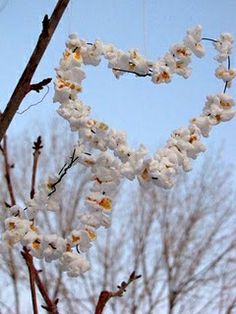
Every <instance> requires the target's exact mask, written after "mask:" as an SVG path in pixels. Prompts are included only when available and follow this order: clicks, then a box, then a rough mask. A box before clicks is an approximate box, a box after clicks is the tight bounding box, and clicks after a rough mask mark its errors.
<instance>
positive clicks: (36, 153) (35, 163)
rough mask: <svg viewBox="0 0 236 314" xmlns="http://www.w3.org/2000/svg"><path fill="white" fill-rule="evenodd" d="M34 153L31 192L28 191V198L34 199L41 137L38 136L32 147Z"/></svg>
mask: <svg viewBox="0 0 236 314" xmlns="http://www.w3.org/2000/svg"><path fill="white" fill-rule="evenodd" d="M32 148H33V150H34V152H33V156H34V161H33V170H32V179H31V191H30V198H31V199H33V198H34V194H35V181H36V173H37V167H38V161H39V155H40V153H41V149H42V148H43V145H42V140H41V136H38V138H37V140H36V141H35V142H34V146H33V147H32Z"/></svg>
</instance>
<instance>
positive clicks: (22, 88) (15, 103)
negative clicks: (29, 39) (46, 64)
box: [0, 0, 70, 142]
mask: <svg viewBox="0 0 236 314" xmlns="http://www.w3.org/2000/svg"><path fill="white" fill-rule="evenodd" d="M69 1H70V0H58V2H57V5H56V7H55V9H54V11H53V13H52V16H51V17H50V19H49V18H48V16H47V15H45V17H44V20H43V29H42V32H41V34H40V36H39V38H38V42H37V44H36V46H35V49H34V51H33V53H32V55H31V57H30V59H29V61H28V64H27V65H26V68H25V70H24V72H23V73H22V75H21V78H20V79H19V81H18V83H17V85H16V87H15V90H14V92H13V94H12V96H11V98H10V100H9V102H8V104H7V106H6V108H5V110H4V112H3V113H2V115H1V116H0V142H1V140H2V138H3V136H4V134H5V133H6V131H7V129H8V127H9V125H10V123H11V121H12V119H13V117H14V115H15V114H16V112H17V110H18V108H19V106H20V104H21V102H22V100H23V99H24V97H25V96H26V94H27V93H28V92H30V91H31V90H32V89H33V90H36V91H37V89H38V90H40V89H41V88H42V87H43V86H45V84H46V83H47V84H48V83H49V81H48V79H46V80H43V81H42V82H40V83H38V84H33V85H30V82H31V80H32V77H33V75H34V73H35V71H36V69H37V67H38V64H39V62H40V60H41V58H42V56H43V54H44V52H45V50H46V48H47V46H48V44H49V42H50V40H51V38H52V36H53V33H54V31H55V29H56V27H57V25H58V23H59V21H60V19H61V17H62V15H63V13H64V11H65V9H66V7H67V5H68V3H69ZM45 81H46V82H45ZM32 86H33V88H32Z"/></svg>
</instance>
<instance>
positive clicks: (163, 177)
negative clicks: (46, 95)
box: [3, 26, 236, 276]
mask: <svg viewBox="0 0 236 314" xmlns="http://www.w3.org/2000/svg"><path fill="white" fill-rule="evenodd" d="M201 33H202V28H201V26H196V27H195V28H192V29H190V30H188V31H187V35H186V37H185V38H184V40H183V42H181V43H179V44H176V45H174V46H172V47H171V48H170V50H169V52H168V53H166V54H165V56H164V57H163V58H160V59H159V60H157V61H155V62H153V61H150V60H146V59H145V58H144V57H143V56H142V55H141V54H140V53H139V52H138V50H130V51H129V52H123V51H121V50H119V49H117V48H116V47H115V46H113V45H111V44H104V43H102V42H101V41H99V40H96V41H95V43H94V44H91V43H87V42H86V41H84V40H81V39H79V38H78V37H77V36H76V35H75V34H72V35H70V36H69V40H68V41H67V43H66V47H67V48H66V50H65V52H64V55H63V57H62V59H61V60H60V65H59V67H58V68H57V69H56V72H57V78H56V81H55V96H54V102H59V103H60V107H59V109H58V113H59V114H60V115H61V116H62V117H63V118H64V119H66V120H68V122H69V123H70V126H71V130H72V131H77V132H78V133H79V137H80V141H79V143H78V144H77V145H76V147H75V148H74V151H73V154H72V156H71V157H70V158H69V159H68V160H67V162H66V164H65V165H64V167H63V168H62V169H61V170H60V172H59V173H58V175H57V176H55V177H50V178H49V179H48V181H47V182H46V183H45V184H43V185H41V186H40V188H39V191H38V193H36V195H35V197H34V199H33V200H30V201H28V204H27V210H26V211H24V210H22V209H21V208H20V207H18V206H13V207H12V208H11V209H10V216H9V217H8V218H7V219H6V220H5V228H6V231H5V233H4V236H3V238H4V239H5V240H6V241H7V242H8V244H9V245H14V244H15V243H18V242H21V243H22V244H23V245H25V246H26V247H27V248H28V249H29V250H30V252H31V254H32V255H33V256H35V257H37V258H45V260H46V261H48V262H51V261H52V260H57V259H59V262H60V264H61V267H62V269H63V270H64V271H66V272H67V274H68V275H69V276H78V275H80V274H82V273H84V272H86V271H87V270H88V269H89V268H90V264H89V262H88V261H87V260H86V258H85V257H84V256H83V255H82V254H77V252H75V249H77V251H78V252H79V253H81V252H82V253H84V252H86V251H87V250H88V249H89V248H90V247H91V243H92V241H94V240H95V239H96V230H97V229H98V228H99V227H101V226H103V227H105V228H108V227H109V226H110V224H111V218H110V213H111V211H112V199H113V197H114V195H115V191H116V189H117V187H118V186H119V185H120V183H121V180H122V179H123V178H128V179H129V180H134V179H135V178H136V177H137V178H138V180H139V182H140V184H141V185H142V186H143V187H146V188H148V187H149V186H151V185H152V184H154V185H157V186H160V187H162V188H165V189H169V188H171V187H172V186H173V185H174V184H175V180H176V176H177V175H178V173H179V172H180V170H181V169H183V170H184V171H190V170H191V169H192V166H191V159H196V158H197V156H198V154H199V153H201V152H203V151H205V146H204V145H203V144H202V143H201V141H200V140H201V136H204V137H208V135H209V132H210V130H211V127H212V126H214V125H216V124H219V123H220V122H224V121H228V120H230V119H232V118H233V117H234V115H235V112H234V111H233V106H234V104H235V103H234V100H233V98H232V97H231V96H229V95H226V94H225V91H226V89H227V88H228V87H229V86H230V84H231V82H232V80H233V79H234V78H235V76H236V70H235V69H231V68H230V54H231V52H232V47H233V39H232V35H231V34H229V33H224V34H221V35H220V37H219V38H218V39H217V40H213V39H209V38H202V34H201ZM202 40H209V41H212V42H213V45H214V47H215V49H216V50H217V52H218V55H217V56H216V58H215V59H216V60H217V61H218V62H219V66H218V68H217V69H216V72H215V75H216V77H217V78H219V79H222V80H223V81H224V82H225V89H224V92H223V93H219V94H216V95H211V96H207V99H206V102H205V106H204V108H203V111H202V113H201V115H200V116H198V117H196V118H193V119H192V120H191V121H190V124H189V126H188V127H185V128H179V129H177V130H175V131H173V132H172V134H171V137H170V138H169V140H168V141H167V143H166V145H165V147H164V148H161V149H159V150H158V151H157V152H156V153H155V154H154V156H153V157H150V156H148V151H147V149H146V148H145V146H144V145H140V147H139V148H138V149H137V150H133V149H131V148H130V147H129V146H128V144H127V138H126V134H125V132H122V131H117V130H114V129H112V128H109V126H108V125H107V124H106V123H104V122H101V121H97V120H95V119H92V118H90V113H91V108H90V107H89V106H86V105H84V104H83V102H82V101H81V100H80V99H78V96H77V95H78V93H79V92H81V91H82V86H81V85H82V80H83V79H85V76H86V75H85V72H84V70H83V69H82V66H83V65H88V64H89V65H94V66H97V65H98V64H99V63H100V61H101V57H104V58H105V59H107V60H108V67H109V68H111V69H112V71H113V73H114V75H115V77H116V78H119V77H120V76H121V75H123V74H124V73H126V72H127V73H134V74H135V75H136V76H141V77H144V76H149V77H151V81H152V82H153V83H154V84H161V83H168V82H170V81H171V80H172V78H173V76H174V75H175V74H177V75H180V76H182V77H184V78H188V77H189V76H190V75H191V72H192V69H191V68H190V67H189V64H190V63H191V56H192V54H194V55H196V56H197V57H199V58H201V57H203V56H204V53H205V51H204V47H203V45H202ZM225 61H228V65H227V67H226V66H225V65H224V64H223V62H225ZM91 148H92V149H93V153H91V152H90V151H91ZM94 149H95V150H96V151H97V153H96V154H95V153H94ZM108 150H110V152H109V151H108ZM77 163H80V164H82V165H84V166H87V167H90V168H91V182H92V186H91V188H90V192H89V194H88V195H87V196H86V198H85V209H84V211H83V213H81V214H80V216H79V219H80V225H79V226H78V228H77V229H76V230H72V231H71V232H70V234H68V235H67V237H66V239H63V238H62V237H60V236H58V235H56V234H51V235H42V234H41V233H40V231H39V229H38V228H37V227H36V226H35V218H36V214H37V212H38V211H39V210H52V211H57V210H58V209H59V208H58V206H59V205H58V201H57V197H58V194H59V193H60V184H59V183H60V181H61V179H62V177H63V176H64V175H65V174H66V172H67V170H68V169H69V168H70V167H72V166H74V165H75V164H77Z"/></svg>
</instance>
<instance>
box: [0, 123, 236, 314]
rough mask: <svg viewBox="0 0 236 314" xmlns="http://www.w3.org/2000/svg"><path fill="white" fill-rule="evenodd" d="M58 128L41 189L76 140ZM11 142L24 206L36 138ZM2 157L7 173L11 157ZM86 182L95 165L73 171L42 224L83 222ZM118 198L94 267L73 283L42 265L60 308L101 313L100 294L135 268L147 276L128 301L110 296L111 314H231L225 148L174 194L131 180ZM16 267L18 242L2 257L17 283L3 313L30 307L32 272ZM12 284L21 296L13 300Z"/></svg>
mask: <svg viewBox="0 0 236 314" xmlns="http://www.w3.org/2000/svg"><path fill="white" fill-rule="evenodd" d="M52 129H53V130H54V131H53V132H52V134H51V136H50V138H47V139H46V141H45V142H44V140H43V146H44V147H43V148H42V150H41V154H40V159H39V164H38V172H37V181H36V187H37V185H38V183H39V182H40V180H42V179H43V178H44V177H45V175H50V174H51V173H54V172H56V171H57V170H58V169H59V168H60V167H61V165H62V164H61V163H62V161H63V160H64V157H65V156H66V155H68V152H71V150H72V149H73V144H74V143H75V141H76V139H75V138H73V137H71V133H70V132H69V131H67V129H64V130H61V129H60V128H58V127H57V124H55V125H54V127H53V128H52ZM55 130H56V131H55ZM60 130H61V131H60ZM60 132H62V133H61V134H60ZM62 134H63V142H62V141H61V140H60V138H61V135H62ZM8 142H9V143H8V146H9V147H8V162H9V164H10V165H13V164H14V168H11V172H10V173H11V180H12V186H13V194H14V197H15V199H16V200H17V203H23V202H24V201H25V198H26V196H28V195H29V194H30V190H31V183H32V182H31V177H32V165H33V156H32V150H31V146H32V144H31V143H32V139H30V140H29V139H28V140H26V141H25V142H24V145H23V144H22V143H21V144H20V145H19V146H15V145H11V143H15V141H14V140H13V139H8ZM63 155H64V156H63ZM1 162H2V165H1V167H2V169H3V171H2V175H4V172H5V171H4V169H5V168H6V164H5V162H6V160H5V159H4V158H2V159H1ZM219 169H220V171H219ZM78 178H79V180H78ZM1 180H2V182H5V184H2V185H1V187H0V193H1V194H0V195H1V200H2V206H3V207H5V208H6V206H5V205H6V203H7V204H8V203H10V195H9V189H8V188H7V180H6V178H4V177H2V179H1ZM88 180H89V174H88V172H84V170H82V169H81V170H80V172H79V173H78V172H77V170H76V168H71V169H70V172H69V173H68V174H67V176H65V181H64V182H63V186H62V189H63V193H62V194H61V199H60V211H59V212H58V213H57V215H56V216H55V217H56V219H55V217H54V216H52V215H51V214H50V213H49V212H42V213H41V214H40V215H41V216H40V218H39V223H40V225H41V227H42V228H43V229H44V230H45V231H47V232H48V231H50V233H54V232H55V231H57V232H60V234H61V235H63V234H64V233H65V232H66V230H67V229H71V228H72V227H75V226H76V224H77V223H78V215H79V211H80V208H81V204H80V200H81V198H82V196H83V194H84V193H85V192H86V183H87V182H88ZM22 182H24V184H22ZM75 182H76V184H75ZM127 191H129V192H128V193H127ZM117 199H118V200H119V202H117V203H118V204H119V205H117V206H116V208H115V209H114V212H113V224H112V227H111V228H110V229H108V230H100V231H99V233H100V236H99V239H98V242H97V243H96V245H95V246H94V248H92V249H91V252H90V259H91V262H92V266H93V269H92V270H91V271H90V272H88V273H86V274H85V275H84V276H83V277H82V278H79V279H78V278H77V279H70V280H68V278H67V277H66V276H65V275H63V273H62V271H61V269H60V267H58V265H56V264H54V263H52V264H48V263H46V264H44V263H43V262H40V263H37V267H38V268H39V269H41V270H42V272H41V275H42V278H43V282H44V284H45V286H46V287H47V289H48V292H49V295H50V296H53V299H56V298H57V297H59V299H60V302H59V310H60V309H61V310H62V312H65V313H79V312H82V313H94V309H95V307H96V304H97V301H98V296H99V294H100V292H101V291H104V290H105V291H115V290H116V286H117V285H118V284H119V283H120V282H121V281H122V280H123V279H125V278H126V277H128V275H129V274H130V273H131V272H132V271H133V270H136V273H138V274H142V279H140V280H139V281H135V282H134V283H133V284H132V285H131V286H130V287H129V288H128V289H127V292H126V295H125V296H124V297H123V298H118V299H116V298H114V299H112V300H110V301H109V302H108V305H107V306H106V308H105V311H104V312H105V313H132V314H134V313H137V314H138V313H147V314H148V313H150V314H151V313H158V312H161V313H168V314H170V313H202V312H204V313H213V312H216V313H217V312H218V313H220V314H221V313H222V314H223V313H233V311H234V310H233V309H234V305H235V295H236V294H235V293H236V291H235V289H234V281H235V276H236V269H235V253H234V252H235V220H236V213H235V210H234V204H235V193H234V190H233V184H232V172H231V169H230V168H227V167H226V166H225V165H223V163H222V161H221V159H220V158H219V154H215V158H213V159H212V158H211V159H210V158H205V159H204V161H203V162H202V165H201V166H199V169H198V171H196V173H195V174H194V175H193V176H192V177H191V178H190V177H189V176H188V177H186V176H182V177H181V178H180V179H179V184H177V185H176V187H175V188H174V189H173V190H172V191H164V190H162V189H157V188H155V189H153V190H152V191H151V192H150V191H149V192H148V191H143V189H140V188H139V187H138V186H136V185H134V186H133V190H132V191H131V190H127V187H123V188H121V190H120V191H118V194H117ZM1 215H2V216H4V215H5V213H4V212H2V213H1ZM121 218H122V219H121ZM17 265H22V257H21V256H19V254H18V253H17V252H15V249H13V250H8V252H7V254H5V255H4V263H3V262H2V263H1V277H2V278H4V283H5V282H8V283H9V286H11V288H10V289H8V290H7V292H6V293H3V292H2V295H1V296H0V297H1V299H0V301H1V303H2V304H5V306H6V308H4V306H2V313H9V309H7V306H8V307H9V306H10V308H11V310H12V312H13V313H14V312H15V313H24V310H23V308H22V306H23V304H25V294H24V296H23V294H22V293H21V292H20V291H22V290H21V287H23V286H28V281H27V279H28V277H27V275H26V274H27V272H26V269H25V267H22V268H21V269H19V267H18V266H17ZM5 280H6V281H5ZM2 282H3V281H2ZM11 289H13V290H12V291H14V296H15V300H12V304H9V293H11V292H10V291H11ZM1 291H4V290H3V289H1ZM23 298H24V302H23ZM16 301H17V302H16ZM28 303H29V304H30V300H28ZM13 304H15V309H14V306H13ZM24 306H25V305H24ZM29 308H30V306H29ZM29 311H30V310H29ZM230 311H231V312H230Z"/></svg>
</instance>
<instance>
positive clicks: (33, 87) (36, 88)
mask: <svg viewBox="0 0 236 314" xmlns="http://www.w3.org/2000/svg"><path fill="white" fill-rule="evenodd" d="M51 80H52V79H51V78H46V79H44V80H42V81H41V82H39V83H37V84H31V85H30V91H32V90H34V91H36V92H37V93H39V92H40V91H41V90H42V89H43V88H44V86H46V85H48V84H49V83H50V82H51Z"/></svg>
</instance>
